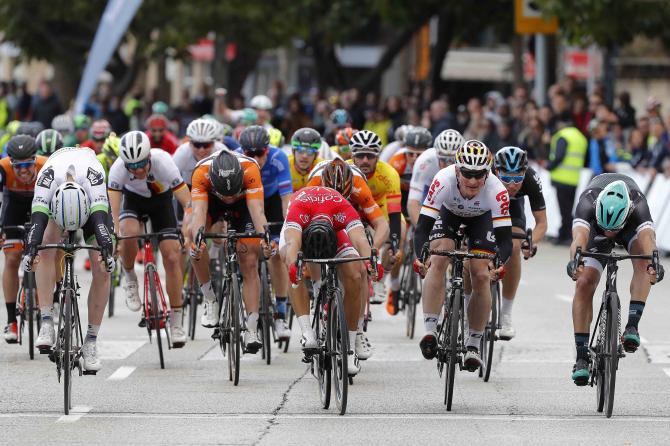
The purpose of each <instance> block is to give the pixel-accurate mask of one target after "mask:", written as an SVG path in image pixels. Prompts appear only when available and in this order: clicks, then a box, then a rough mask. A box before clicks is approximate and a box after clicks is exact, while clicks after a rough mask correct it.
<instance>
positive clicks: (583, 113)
mask: <svg viewBox="0 0 670 446" xmlns="http://www.w3.org/2000/svg"><path fill="white" fill-rule="evenodd" d="M591 119H593V116H592V115H591V113H590V112H589V111H588V109H587V108H586V98H585V97H584V96H582V95H577V96H575V99H574V100H573V101H572V122H574V123H575V127H577V128H578V129H579V130H580V131H581V132H582V133H583V134H584V135H588V134H589V122H591Z"/></svg>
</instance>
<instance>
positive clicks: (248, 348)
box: [244, 330, 263, 354]
mask: <svg viewBox="0 0 670 446" xmlns="http://www.w3.org/2000/svg"><path fill="white" fill-rule="evenodd" d="M261 347H263V344H262V343H261V340H260V339H258V332H257V331H255V330H247V331H245V332H244V352H245V353H251V354H255V353H257V352H258V350H260V349H261Z"/></svg>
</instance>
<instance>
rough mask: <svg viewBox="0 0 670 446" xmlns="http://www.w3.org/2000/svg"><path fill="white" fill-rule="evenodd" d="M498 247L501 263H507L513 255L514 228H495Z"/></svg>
mask: <svg viewBox="0 0 670 446" xmlns="http://www.w3.org/2000/svg"><path fill="white" fill-rule="evenodd" d="M493 233H494V234H495V236H496V245H497V246H498V257H499V258H500V263H506V262H507V260H509V258H510V256H511V255H512V246H513V244H512V226H499V227H497V228H493Z"/></svg>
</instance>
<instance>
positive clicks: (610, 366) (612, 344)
mask: <svg viewBox="0 0 670 446" xmlns="http://www.w3.org/2000/svg"><path fill="white" fill-rule="evenodd" d="M607 300H608V305H607V337H606V339H605V340H606V350H605V351H606V352H607V353H608V356H606V357H605V382H606V383H607V392H606V393H605V415H606V416H607V418H611V417H612V411H613V410H614V392H615V389H616V371H617V368H618V365H619V349H618V346H619V298H618V296H617V295H616V294H615V293H612V294H610V296H609V298H608V299H607Z"/></svg>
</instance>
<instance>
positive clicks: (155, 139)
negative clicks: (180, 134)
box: [145, 115, 179, 155]
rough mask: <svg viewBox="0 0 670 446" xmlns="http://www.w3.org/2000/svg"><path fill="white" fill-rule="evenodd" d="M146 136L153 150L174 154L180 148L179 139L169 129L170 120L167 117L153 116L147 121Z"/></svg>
mask: <svg viewBox="0 0 670 446" xmlns="http://www.w3.org/2000/svg"><path fill="white" fill-rule="evenodd" d="M146 128H147V131H146V132H145V133H146V135H147V136H148V137H149V143H150V144H151V147H153V148H159V149H163V150H165V151H166V152H167V153H169V154H170V155H172V154H174V152H175V151H176V150H177V147H178V146H179V139H178V138H177V136H176V135H175V134H174V133H172V132H171V131H170V130H169V129H168V120H167V118H166V117H165V115H151V116H149V117H148V118H147V120H146Z"/></svg>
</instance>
